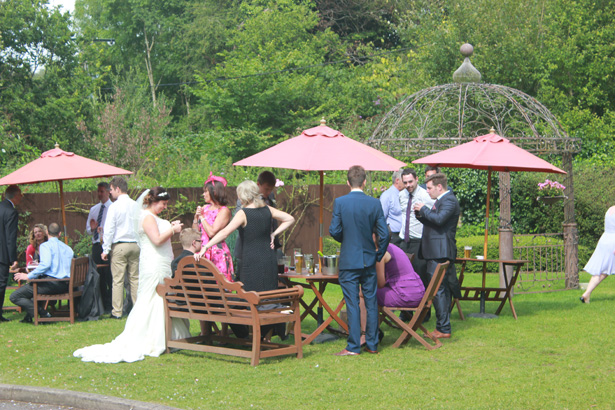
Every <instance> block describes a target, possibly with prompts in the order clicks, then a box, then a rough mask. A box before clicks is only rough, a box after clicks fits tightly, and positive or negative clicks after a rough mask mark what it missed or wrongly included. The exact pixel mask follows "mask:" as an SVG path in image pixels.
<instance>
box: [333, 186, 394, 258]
mask: <svg viewBox="0 0 615 410" xmlns="http://www.w3.org/2000/svg"><path fill="white" fill-rule="evenodd" d="M374 227H376V232H377V233H378V237H379V240H378V252H376V246H375V245H374V240H373V238H372V231H373V229H374ZM329 233H330V234H331V236H332V237H333V238H334V239H335V240H336V241H338V242H341V243H342V247H341V250H340V260H339V267H340V270H351V269H364V268H366V267H369V266H373V265H375V264H376V261H379V260H381V259H382V257H383V256H384V254H385V252H386V250H387V246H388V244H389V228H388V227H387V223H386V220H385V219H384V213H383V212H382V206H380V201H379V200H377V199H376V198H372V197H371V196H368V195H365V194H364V193H363V192H359V191H354V192H350V193H349V194H348V195H344V196H342V197H339V198H337V199H336V200H335V201H334V203H333V219H332V220H331V225H330V226H329Z"/></svg>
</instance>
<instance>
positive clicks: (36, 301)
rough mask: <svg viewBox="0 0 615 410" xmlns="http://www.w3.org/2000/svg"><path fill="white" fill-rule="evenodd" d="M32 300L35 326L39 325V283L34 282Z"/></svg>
mask: <svg viewBox="0 0 615 410" xmlns="http://www.w3.org/2000/svg"><path fill="white" fill-rule="evenodd" d="M32 295H33V296H32V302H33V303H34V326H38V284H37V283H33V284H32Z"/></svg>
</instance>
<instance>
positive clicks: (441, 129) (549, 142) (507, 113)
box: [369, 44, 580, 156]
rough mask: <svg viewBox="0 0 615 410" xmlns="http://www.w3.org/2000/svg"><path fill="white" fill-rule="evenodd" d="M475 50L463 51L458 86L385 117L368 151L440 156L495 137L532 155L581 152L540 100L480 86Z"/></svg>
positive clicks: (413, 98)
mask: <svg viewBox="0 0 615 410" xmlns="http://www.w3.org/2000/svg"><path fill="white" fill-rule="evenodd" d="M472 52H473V48H472V46H471V45H470V44H464V45H462V46H461V53H462V54H463V55H464V57H465V61H464V62H463V64H462V65H461V67H459V69H458V70H457V71H455V74H453V79H454V82H453V83H450V84H444V85H439V86H435V87H430V88H425V89H422V90H420V91H418V92H416V93H414V94H412V95H410V96H408V97H405V98H404V99H403V100H401V101H400V102H399V103H398V104H397V105H395V106H394V107H393V108H392V109H391V110H390V111H389V112H388V113H386V114H385V116H384V117H383V119H382V121H381V122H380V124H379V125H378V127H377V128H376V130H375V131H374V133H373V135H372V136H371V137H370V138H369V143H370V145H372V146H374V147H376V148H378V149H380V150H381V151H383V152H387V153H389V154H391V155H398V156H400V155H401V156H416V155H419V154H429V153H433V152H438V151H441V150H443V149H447V148H450V147H451V146H454V145H458V144H461V143H464V142H467V141H470V140H471V139H472V138H474V137H477V136H479V135H483V134H487V133H489V130H490V129H491V128H494V129H495V131H496V133H497V134H498V135H500V136H502V137H505V138H508V139H509V140H510V141H511V142H513V143H514V144H515V145H518V146H520V147H522V148H524V149H525V150H527V151H530V152H532V153H534V154H537V155H539V154H543V155H544V154H558V155H561V154H562V153H564V152H569V153H575V152H578V151H579V146H580V140H579V139H576V138H570V137H569V136H568V135H567V134H566V132H565V131H564V129H563V128H562V126H561V124H560V122H559V121H558V120H557V118H555V116H554V115H553V114H552V113H551V112H550V111H549V110H548V109H547V108H546V107H545V106H544V105H543V104H541V103H540V102H539V101H538V100H536V99H535V98H534V97H531V96H529V95H527V94H525V93H524V92H522V91H519V90H517V89H514V88H510V87H506V86H503V85H497V84H485V83H481V82H480V79H481V74H480V72H479V71H478V70H477V69H476V68H475V67H474V66H473V65H472V63H471V62H470V56H471V55H472Z"/></svg>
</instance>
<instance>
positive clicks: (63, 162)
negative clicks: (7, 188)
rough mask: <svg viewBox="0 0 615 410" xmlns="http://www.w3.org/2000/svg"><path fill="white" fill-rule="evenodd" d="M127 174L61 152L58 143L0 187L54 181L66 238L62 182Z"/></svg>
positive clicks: (6, 177) (2, 180) (129, 172)
mask: <svg viewBox="0 0 615 410" xmlns="http://www.w3.org/2000/svg"><path fill="white" fill-rule="evenodd" d="M128 174H132V172H131V171H127V170H125V169H122V168H118V167H114V166H112V165H107V164H103V163H102V162H98V161H94V160H92V159H89V158H85V157H81V156H79V155H75V154H74V153H72V152H66V151H63V150H61V149H60V148H59V146H58V144H56V146H55V148H54V149H51V150H49V151H45V152H43V153H42V154H41V156H40V158H37V159H35V160H34V161H32V162H30V163H28V164H26V165H24V166H23V167H21V168H19V169H18V170H17V171H15V172H12V173H10V174H9V175H6V176H4V177H3V178H0V185H13V184H15V185H21V184H36V183H39V182H52V181H58V184H59V186H60V205H61V208H62V224H63V226H64V234H65V235H66V213H65V209H64V190H63V184H62V183H63V181H65V180H70V179H83V178H98V177H109V176H113V175H128Z"/></svg>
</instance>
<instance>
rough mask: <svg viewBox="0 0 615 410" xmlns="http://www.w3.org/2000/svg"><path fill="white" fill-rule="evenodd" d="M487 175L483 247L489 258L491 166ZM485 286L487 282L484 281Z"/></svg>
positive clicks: (485, 255) (484, 253)
mask: <svg viewBox="0 0 615 410" xmlns="http://www.w3.org/2000/svg"><path fill="white" fill-rule="evenodd" d="M487 172H488V176H487V217H486V218H485V247H484V248H483V249H484V251H483V256H484V258H485V259H487V236H488V235H489V202H491V201H490V199H491V168H489V170H488V171H487ZM483 287H485V284H484V283H483Z"/></svg>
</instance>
